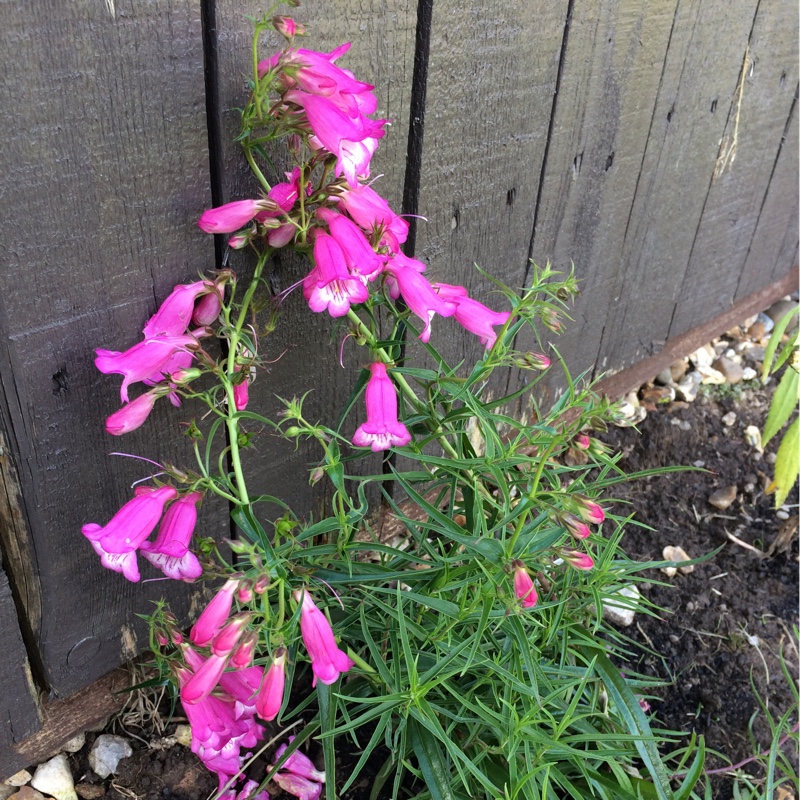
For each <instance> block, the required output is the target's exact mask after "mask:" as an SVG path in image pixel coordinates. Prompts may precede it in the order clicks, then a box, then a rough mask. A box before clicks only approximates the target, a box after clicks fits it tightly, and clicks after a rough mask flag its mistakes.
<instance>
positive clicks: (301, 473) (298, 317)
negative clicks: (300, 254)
mask: <svg viewBox="0 0 800 800" xmlns="http://www.w3.org/2000/svg"><path fill="white" fill-rule="evenodd" d="M261 10H262V8H261V5H260V4H258V3H255V2H247V3H241V2H230V1H228V2H221V3H218V4H217V9H216V15H217V18H216V29H217V37H218V45H217V54H218V60H217V69H218V75H219V84H218V85H219V101H218V102H219V107H220V109H221V118H222V125H221V136H222V141H221V142H220V148H219V151H220V159H221V161H220V164H219V169H220V174H221V176H222V181H221V183H222V187H223V196H222V197H221V198H220V202H222V201H225V202H227V201H229V200H238V199H241V198H245V197H252V196H255V195H254V193H256V192H257V191H258V187H257V184H256V182H255V179H254V178H253V177H252V176H251V175H250V173H249V170H248V169H247V165H246V163H245V161H244V157H243V155H242V152H241V148H240V147H239V145H238V144H235V143H234V142H233V139H234V137H235V136H236V135H238V131H239V128H238V125H239V119H238V114H237V112H236V111H235V110H234V109H235V107H237V106H238V105H240V104H241V103H242V102H243V100H244V99H246V85H245V78H244V75H245V74H246V72H247V70H248V66H249V54H250V40H251V38H252V33H251V31H252V25H251V23H250V21H249V20H248V19H246V15H250V16H255V15H257V14H258V13H259V12H260V11H261ZM295 16H296V17H297V19H298V20H300V21H303V22H305V23H306V27H307V29H308V35H307V36H306V37H305V39H304V40H303V41H302V43H301V46H303V47H308V48H310V49H314V50H322V51H329V50H332V49H333V48H334V47H337V46H338V45H340V44H342V43H343V42H346V41H351V42H352V48H351V49H350V51H349V52H348V53H347V54H346V55H345V56H343V57H342V58H341V59H340V61H339V62H337V63H339V64H340V66H343V67H345V68H347V69H349V70H351V71H352V72H353V73H354V74H355V75H356V77H357V78H358V79H359V80H364V81H367V82H369V83H372V84H374V85H375V86H376V95H377V97H378V112H377V113H378V115H379V116H380V117H385V118H388V119H390V120H392V126H391V127H390V128H389V129H388V132H387V135H386V137H385V138H384V139H383V140H381V144H380V147H379V148H378V151H377V153H376V155H375V156H374V158H373V160H372V164H371V172H372V175H373V176H377V175H383V177H381V178H380V179H379V180H377V181H376V183H375V185H374V188H375V189H376V191H379V192H380V193H381V194H383V195H384V196H385V197H386V198H387V199H388V201H389V202H390V204H392V206H393V207H394V208H395V209H396V210H397V211H398V212H399V210H400V203H401V198H402V195H403V177H404V170H405V152H406V143H407V129H408V104H409V97H410V82H411V72H412V62H413V57H414V30H415V27H414V26H415V23H416V15H415V13H414V12H413V9H409V8H408V6H407V5H406V4H403V3H400V2H397V0H374V1H373V2H365V3H360V4H350V5H348V6H346V7H345V6H341V7H340V8H339V9H337V13H335V14H332V13H330V6H329V4H326V3H324V2H321V0H314V2H311V1H310V2H308V3H305V2H304V3H303V5H302V7H301V8H300V9H298V10H296V12H295ZM282 45H283V42H282V40H281V41H279V37H277V36H275V37H274V38H273V39H272V40H271V41H268V40H265V43H264V51H263V52H264V55H265V56H266V55H269V54H270V53H271V52H275V51H277V50H278V49H280V47H282ZM272 155H273V157H274V158H275V161H276V163H277V164H282V163H285V162H286V156H285V154H284V153H280V152H277V153H273V154H272ZM270 177H271V178H272V179H273V180H283V176H282V175H271V176H270ZM230 263H231V265H232V266H233V267H234V269H236V270H237V271H239V270H241V271H244V272H246V271H247V269H248V268H249V264H250V261H249V258H248V257H247V256H240V255H238V254H235V253H232V254H231V259H230ZM309 268H310V267H309V264H308V262H305V261H301V260H300V259H297V258H293V257H287V256H285V255H279V256H278V257H276V258H275V260H274V262H273V264H272V265H271V267H270V275H269V280H270V284H271V285H272V287H273V289H274V291H276V292H279V291H282V290H283V289H285V288H287V287H288V286H290V285H292V284H293V283H295V282H297V281H298V280H300V279H301V278H302V277H303V276H304V275H305V274H306V273H307V272H308V270H309ZM282 312H283V313H282V317H281V319H280V321H279V325H278V329H277V330H276V331H275V333H274V334H273V335H271V336H269V337H268V338H264V339H262V355H263V356H264V357H266V358H267V359H277V361H276V363H274V364H273V365H272V367H271V370H270V373H269V375H268V376H267V377H266V378H263V379H260V380H259V381H257V382H256V383H255V384H253V386H252V387H251V391H250V405H249V406H248V408H249V409H252V410H255V411H258V412H260V413H262V414H265V415H266V416H267V417H269V418H271V419H277V417H278V414H279V413H280V412H281V411H282V409H283V405H282V403H281V402H280V400H279V399H278V395H280V396H281V397H284V398H291V397H293V396H301V395H303V394H304V393H306V392H310V394H309V395H308V397H307V399H306V401H305V405H304V411H305V413H306V415H307V417H306V418H307V419H308V420H309V421H311V422H317V421H322V422H324V423H326V424H328V425H331V426H333V425H335V423H336V420H337V418H338V415H339V413H340V411H341V409H342V408H343V407H344V404H345V401H346V400H347V398H348V397H349V395H350V392H351V390H352V387H353V385H354V384H355V381H356V379H357V378H358V374H359V367H360V365H362V364H366V363H367V362H368V360H369V357H368V354H367V352H366V351H364V350H362V349H360V348H358V347H356V346H355V345H354V344H353V343H352V340H349V342H348V344H347V345H346V346H345V348H344V361H343V364H344V367H342V366H340V364H339V352H340V344H341V342H342V339H343V337H344V336H345V335H346V334H347V328H346V327H345V326H344V325H342V324H337V323H335V322H334V321H333V320H332V319H331V318H330V317H329V316H328V315H327V314H326V313H323V314H313V313H312V312H310V311H309V309H308V306H307V305H306V302H305V300H304V299H303V296H302V292H301V291H300V290H297V291H295V292H293V293H292V294H291V295H290V297H289V299H288V300H287V301H286V302H285V303H284V305H283V309H282ZM356 424H357V423H356V422H355V421H353V422H350V423H349V424H348V425H347V427H346V429H345V430H344V432H345V434H347V433H352V431H353V430H354V429H355V426H356ZM320 457H321V452H320V451H319V449H318V447H317V446H316V445H309V444H306V443H301V444H300V445H299V447H298V449H295V447H294V445H293V444H292V443H289V442H286V441H283V440H281V439H278V438H276V437H274V436H270V435H265V436H262V437H260V438H258V439H257V441H256V446H255V449H254V450H252V451H250V452H246V453H245V454H244V459H243V460H244V463H245V464H246V466H247V470H248V476H249V491H250V493H251V494H260V493H269V494H273V495H277V496H279V497H281V498H283V499H284V500H285V501H287V502H289V503H290V504H291V505H292V506H293V507H294V508H295V510H296V511H297V512H298V513H300V514H306V513H308V512H310V511H314V512H315V513H328V512H327V510H326V508H325V506H326V503H327V492H326V491H325V489H324V487H325V486H326V482H325V481H323V482H322V483H321V484H320V485H319V487H318V489H317V491H312V490H311V488H310V487H309V485H308V470H309V468H310V467H311V466H312V465H313V464H315V463H317V462H318V461H319V459H320ZM364 468H365V469H369V470H377V471H380V465H379V463H378V462H377V460H375V459H372V460H370V463H369V465H364Z"/></svg>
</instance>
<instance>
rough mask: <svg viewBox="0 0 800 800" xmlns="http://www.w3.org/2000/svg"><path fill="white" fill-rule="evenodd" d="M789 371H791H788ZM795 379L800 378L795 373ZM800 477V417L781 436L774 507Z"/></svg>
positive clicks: (783, 499)
mask: <svg viewBox="0 0 800 800" xmlns="http://www.w3.org/2000/svg"><path fill="white" fill-rule="evenodd" d="M790 371H791V370H790ZM795 376H796V377H800V376H798V375H797V373H795ZM798 476H800V417H797V418H795V421H794V422H793V423H792V424H791V425H790V426H789V430H787V431H786V433H785V434H784V435H783V439H782V440H781V444H780V447H778V458H777V460H776V461H775V480H774V481H773V483H774V484H775V506H776V507H780V506H782V505H783V504H784V502H785V501H786V498H787V497H788V495H789V492H790V491H791V489H792V486H794V484H795V481H796V480H797V478H798Z"/></svg>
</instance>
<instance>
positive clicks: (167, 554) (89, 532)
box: [81, 486, 203, 583]
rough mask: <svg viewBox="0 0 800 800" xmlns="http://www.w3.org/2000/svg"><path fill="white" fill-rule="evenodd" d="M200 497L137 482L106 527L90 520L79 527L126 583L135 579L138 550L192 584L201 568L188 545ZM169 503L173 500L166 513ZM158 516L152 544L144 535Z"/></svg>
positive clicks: (171, 575)
mask: <svg viewBox="0 0 800 800" xmlns="http://www.w3.org/2000/svg"><path fill="white" fill-rule="evenodd" d="M202 497H203V495H202V493H201V492H189V493H188V494H184V495H182V496H181V497H178V492H177V490H176V489H175V488H174V487H172V486H161V487H158V488H156V487H152V486H140V487H139V488H137V489H136V492H135V495H134V497H133V499H132V500H129V501H128V502H127V503H125V505H124V506H122V508H120V510H119V511H118V512H117V513H116V514H115V515H114V516H113V517H112V518H111V520H110V521H109V522H108V523H107V524H106V525H105V526H100V525H98V524H97V523H95V522H89V523H87V524H86V525H84V526H83V528H81V531H82V533H83V535H84V536H85V537H86V538H87V539H88V540H89V541H90V542H91V544H92V547H94V549H95V552H96V553H97V554H98V555H99V556H100V563H101V564H102V565H103V566H104V567H107V568H108V569H111V570H113V571H114V572H121V573H122V574H123V575H124V576H125V577H126V578H127V579H128V580H129V581H134V582H135V581H138V580H139V577H140V576H139V564H138V560H137V558H136V554H137V552H141V554H142V555H143V556H144V557H145V558H146V559H147V560H148V561H149V562H150V563H151V564H153V566H155V567H158V569H160V570H161V571H162V572H163V573H164V574H165V575H166V576H167V577H168V578H172V579H173V580H179V581H186V582H189V583H190V582H192V581H194V580H195V579H196V578H199V577H200V575H201V574H202V572H203V568H202V566H201V565H200V562H199V561H198V560H197V556H196V555H195V554H194V553H193V552H192V551H191V550H190V549H189V542H190V541H191V538H192V534H193V533H194V528H195V524H196V522H197V504H198V503H199V502H200V501H201V500H202ZM176 498H177V499H176ZM170 501H174V502H173V503H172V505H170V506H169V508H168V509H167V510H166V513H164V507H165V505H166V504H167V503H169V502H170ZM162 515H163V516H162ZM159 520H161V525H160V527H159V529H158V535H157V536H156V540H155V542H150V541H148V537H149V536H150V534H151V533H152V532H153V530H154V529H155V527H156V525H157V524H158V522H159Z"/></svg>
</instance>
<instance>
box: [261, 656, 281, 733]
mask: <svg viewBox="0 0 800 800" xmlns="http://www.w3.org/2000/svg"><path fill="white" fill-rule="evenodd" d="M286 655H287V654H286V648H285V647H279V648H278V649H277V650H276V651H275V655H274V656H273V657H272V664H271V665H270V667H269V669H268V670H267V672H266V675H264V683H262V684H261V689H260V690H259V692H258V696H257V697H256V714H258V716H259V717H261V719H265V720H266V721H267V722H272V720H273V719H275V717H277V716H278V712H279V711H280V710H281V704H282V703H283V692H284V688H285V686H286Z"/></svg>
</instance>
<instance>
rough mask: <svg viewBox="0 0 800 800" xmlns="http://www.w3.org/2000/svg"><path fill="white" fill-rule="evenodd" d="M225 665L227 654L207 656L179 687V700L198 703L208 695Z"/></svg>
mask: <svg viewBox="0 0 800 800" xmlns="http://www.w3.org/2000/svg"><path fill="white" fill-rule="evenodd" d="M227 665H228V656H227V655H224V656H215V655H211V656H209V657H208V658H207V659H206V660H205V661H204V662H203V664H202V665H201V666H200V667H199V668H198V670H197V671H196V672H195V673H194V675H192V677H191V678H189V680H188V681H186V683H185V684H184V685H183V686H182V687H181V701H182V702H183V703H199V702H200V701H201V700H204V699H205V698H206V697H208V696H209V695H210V694H211V692H212V691H214V688H215V687H216V685H217V684H218V683H219V679H220V677H222V673H223V672H224V671H225V667H226V666H227Z"/></svg>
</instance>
